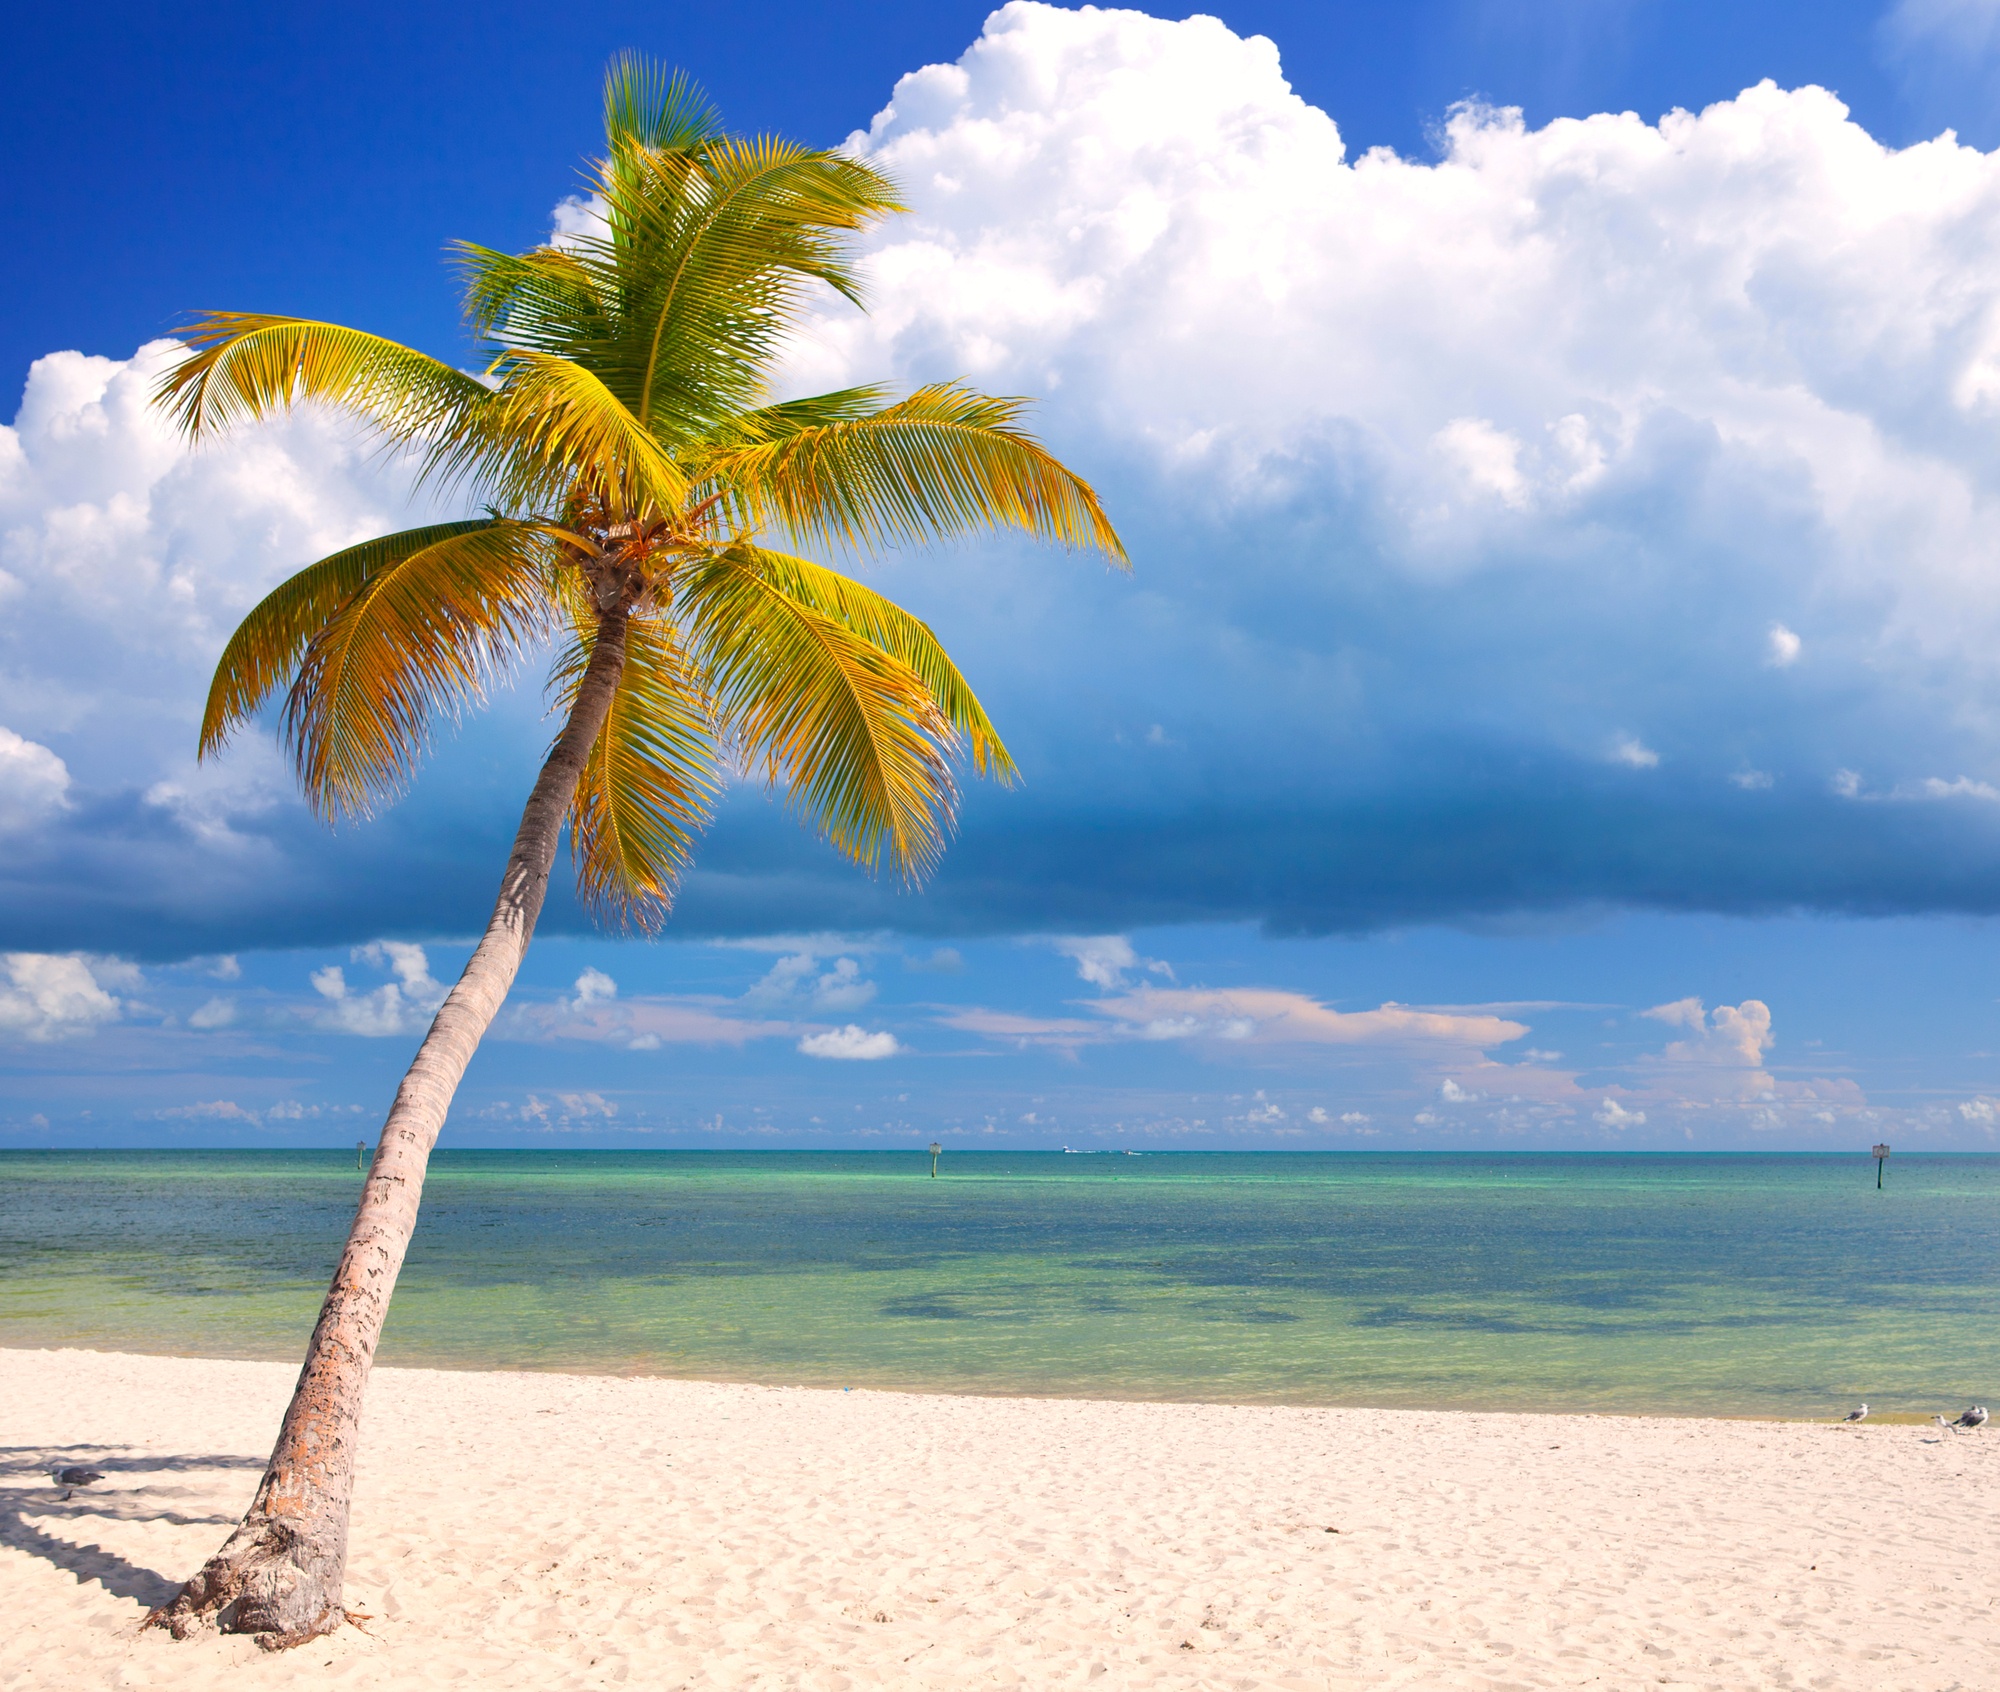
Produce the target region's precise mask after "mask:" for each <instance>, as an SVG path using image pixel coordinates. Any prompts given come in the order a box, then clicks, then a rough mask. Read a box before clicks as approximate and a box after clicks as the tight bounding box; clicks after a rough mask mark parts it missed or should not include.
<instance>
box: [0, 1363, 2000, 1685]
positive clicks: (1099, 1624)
mask: <svg viewBox="0 0 2000 1692" xmlns="http://www.w3.org/2000/svg"><path fill="white" fill-rule="evenodd" d="M292 1373H293V1371H292V1370H291V1369H290V1368H289V1367H285V1366H281V1365H277V1364H264V1363H241V1362H216V1361H207V1360H200V1359H188V1358H172V1357H136V1356H120V1355H106V1354H99V1353H91V1352H77V1351H61V1352H41V1351H0V1426H4V1438H0V1446H4V1448H5V1450H4V1463H5V1472H4V1474H0V1492H4V1499H5V1511H4V1526H0V1603H4V1607H5V1613H6V1615H7V1616H8V1618H9V1625H8V1627H7V1628H6V1629H5V1630H4V1632H0V1686H4V1687H6V1688H8V1689H12V1688H17V1687H18V1688H29V1687H33V1688H45V1687H46V1688H57V1687H61V1688H72V1687H75V1688H82V1687H92V1688H95V1687H142V1686H143V1687H160V1688H181V1687H186V1688H202V1689H204V1692H208V1689H213V1688H217V1687H229V1686H241V1687H246V1688H255V1687H265V1686H286V1687H290V1686H300V1685H313V1686H321V1685H331V1686H342V1687H383V1688H388V1687H396V1688H421V1687H429V1686H443V1685H477V1686H480V1687H493V1688H511V1687H520V1688H530V1687H532V1688H537V1689H539V1692H565V1689H568V1688H585V1687H599V1686H620V1685H630V1686H637V1687H646V1688H654V1687H658V1688H680V1687H701V1688H725V1687H727V1688H738V1687H772V1688H776V1687H799V1688H812V1689H815V1692H817V1689H821V1688H826V1689H833V1688H842V1687H853V1688H875V1687H883V1688H894V1687H911V1688H916V1687H925V1688H929V1687H940V1688H942V1687H964V1686H986V1685H996V1686H1021V1687H1034V1688H1042V1687H1055V1686H1069V1685H1076V1686H1085V1685H1097V1686H1105V1687H1113V1688H1118V1687H1190V1688H1192V1687H1228V1688H1243V1689H1248V1688H1260V1687H1285V1688H1313V1689H1316V1692H1317V1689H1321V1688H1348V1687H1412V1688H1415V1687H1422V1688H1429V1689H1452V1692H1457V1689H1461V1688H1462V1689H1492V1692H1498V1689H1501V1688H1508V1687H1587V1686H1588V1687H1656V1686H1666V1687H1704V1688H1718V1689H1728V1692H1741V1689H1744V1688H1751V1687H1787V1686H1799V1687H1814V1688H1849V1687H1851V1688H1857V1689H1860V1688H1867V1689H1870V1692H1900V1689H1904V1688H1907V1689H1910V1692H1947V1689H1957V1692H1975V1689H1978V1688H1985V1687H1992V1686H1994V1685H1996V1684H2000V1583H1996V1580H1995V1576H1996V1572H2000V1433H1994V1434H1986V1433H1978V1434H1966V1435H1955V1434H1941V1433H1940V1432H1939V1431H1938V1430H1937V1429H1935V1428H1917V1427H1908V1426H1880V1425H1876V1426H1866V1427H1862V1428H1859V1429H1850V1428H1835V1427H1827V1426H1811V1425H1804V1424H1797V1423H1773V1422H1724V1421H1696V1420H1673V1419H1665V1418H1658V1419H1648V1418H1625V1417H1618V1418H1613V1417H1583V1416H1523V1415H1470V1414H1456V1413H1438V1414H1410V1413H1407V1412H1400V1411H1378V1410H1322V1409H1275V1408H1253V1407H1231V1406H1227V1405H1196V1404H1133V1403H1086V1402H1074V1401H1065V1400H1036V1399H1007V1398H946V1397H933V1396H919V1395H915V1394H899V1393H886V1392H863V1391H856V1392H852V1393H840V1392H827V1391H806V1390H792V1389H784V1388H768V1387H750V1386H732V1385H713V1384H708V1383H701V1382H688V1381H672V1380H625V1379H610V1378H601V1377H579V1376H561V1375H538V1374H469V1373H466V1374H454V1373H443V1372H431V1371H417V1370H402V1369H384V1370H381V1371H379V1372H378V1373H377V1375H376V1377H375V1381H374V1385H373V1388H372V1391H371V1397H370V1402H369V1408H368V1418H367V1423H366V1426H365V1440H366V1444H365V1448H364V1451H363V1456H362V1464H361V1473H360V1481H359V1488H358V1493H357V1496H356V1501H355V1509H354V1524H353V1545H352V1554H351V1561H350V1565H349V1575H348V1592H347V1602H348V1605H349V1607H350V1608H351V1609H353V1610H356V1611H361V1612H366V1613H367V1616H368V1619H367V1620H366V1621H365V1622H363V1623H362V1624H360V1625H358V1626H350V1627H346V1628H343V1629H342V1630H341V1631H340V1632H339V1633H338V1634H337V1635H335V1636H334V1637H332V1638H330V1639H327V1640H324V1641H321V1642H319V1643H318V1644H316V1645H314V1646H309V1647H307V1648H305V1649H303V1650H299V1651H294V1652H290V1653H287V1654H283V1655H268V1654H265V1653H262V1652H259V1651H258V1650H257V1649H255V1647H254V1646H253V1645H252V1644H251V1642H250V1641H249V1640H246V1639H224V1638H221V1637H218V1636H215V1635H212V1634H211V1635H207V1636H204V1637H199V1638H196V1639H193V1640H190V1641H188V1642H186V1643H181V1644H176V1643H175V1642H174V1641H173V1640H171V1639H169V1638H168V1637H167V1636H166V1635H165V1634H163V1633H161V1632H158V1631H154V1632H149V1633H143V1634H142V1633H141V1632H140V1631H139V1627H138V1623H139V1620H140V1617H141V1616H142V1615H143V1614H144V1611H145V1609H146V1607H147V1606H148V1605H150V1604H152V1603H155V1602H157V1601H158V1600H160V1599H161V1598H162V1597H164V1596H165V1595H166V1594H167V1593H168V1592H169V1591H170V1590H171V1585H172V1583H173V1582H174V1581H176V1580H178V1579H179V1578H180V1577H183V1576H185V1575H187V1574H188V1573H190V1572H192V1571H193V1570H194V1569H195V1568H196V1567H197V1566H198V1565H199V1564H200V1563H201V1561H202V1559H203V1558H204V1556H206V1554H207V1553H208V1552H209V1551H211V1550H212V1549H213V1548H214V1547H215V1545H216V1544H217V1543H218V1542H219V1540H220V1538H221V1537H222V1535H223V1534H224V1532H225V1531H226V1530H227V1528H228V1526H229V1525H230V1523H231V1522H232V1521H233V1520H234V1518H235V1515H236V1513H237V1512H238V1511H239V1510H240V1509H241V1507H242V1506H243V1505H244V1503H245V1502H246V1501H247V1500H248V1498H249V1495H250V1492H251V1489H252V1487H253V1486H254V1484H255V1481H256V1479H257V1475H258V1472H259V1469H260V1467H261V1464H262V1459H263V1455H264V1452H265V1450H266V1447H267V1446H268V1444H269V1441H270V1438H271V1435H272V1433H273V1431H274V1429H275V1428H276V1425H277V1418H278V1414H279V1411H280V1408H281V1406H282V1405H283V1403H284V1400H285V1397H286V1393H287V1391H288V1389H289V1387H290V1384H291V1379H292ZM56 1462H81V1463H89V1464H91V1465H94V1466H96V1467H98V1468H101V1469H103V1470H105V1471H106V1474H107V1479H106V1480H105V1481H104V1483H103V1484H102V1485H101V1486H98V1487H96V1488H94V1489H92V1490H91V1491H90V1492H89V1493H87V1494H84V1493H79V1494H78V1495H77V1496H76V1497H75V1498H73V1499H72V1500H71V1501H70V1502H68V1503H62V1502H60V1501H59V1496H60V1495H59V1494H58V1493H57V1492H56V1491H55V1489H53V1488H52V1487H51V1486H50V1485H49V1483H48V1480H47V1477H46V1473H45V1471H46V1469H47V1468H48V1467H49V1466H50V1465H52V1464H54V1463H56Z"/></svg>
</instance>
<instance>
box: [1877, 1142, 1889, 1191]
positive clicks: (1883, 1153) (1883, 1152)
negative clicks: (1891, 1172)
mask: <svg viewBox="0 0 2000 1692" xmlns="http://www.w3.org/2000/svg"><path fill="white" fill-rule="evenodd" d="M1888 1161H1889V1148H1888V1147H1887V1146H1877V1147H1876V1148H1875V1190H1876V1191H1877V1192H1878V1193H1879V1192H1880V1191H1881V1190H1882V1165H1883V1164H1885V1163H1887V1162H1888Z"/></svg>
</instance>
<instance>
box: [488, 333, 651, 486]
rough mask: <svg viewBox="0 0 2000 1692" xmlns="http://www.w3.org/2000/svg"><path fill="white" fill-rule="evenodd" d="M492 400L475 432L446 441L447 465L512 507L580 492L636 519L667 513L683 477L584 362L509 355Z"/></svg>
mask: <svg viewBox="0 0 2000 1692" xmlns="http://www.w3.org/2000/svg"><path fill="white" fill-rule="evenodd" d="M504 367H505V370H506V376H505V378H504V380H503V383H502V386H501V390H500V393H499V395H498V396H497V404H496V407H495V409H494V410H493V411H491V412H489V413H488V414H487V416H486V418H485V419H484V422H485V425H486V426H485V427H483V428H482V429H481V430H480V431H479V432H478V434H477V435H472V434H468V435H467V436H466V437H465V438H464V439H463V440H461V441H457V442H454V443H453V444H452V446H451V448H450V449H449V450H450V454H451V460H452V462H451V469H452V471H453V472H454V473H470V474H472V475H474V476H476V477H477V478H478V479H479V480H480V481H481V482H483V483H484V484H485V485H486V486H487V487H489V488H490V489H491V490H492V491H493V495H494V497H495V499H496V500H497V501H498V502H499V503H500V504H501V505H503V506H506V507H508V508H510V509H515V510H532V509H536V508H540V509H548V508H550V507H553V506H559V505H561V504H564V503H567V502H568V501H569V500H571V499H573V498H575V497H576V496H578V495H582V496H583V497H585V498H588V499H591V500H595V501H596V502H598V503H599V504H601V505H603V506H604V507H605V508H606V509H608V510H613V511H619V512H624V513H627V514H630V515H633V516H643V515H645V514H647V513H660V514H664V513H667V512H672V511H675V510H677V509H679V507H680V506H681V505H682V503H683V502H684V501H685V500H686V498H687V491H688V490H687V478H686V476H685V475H683V474H682V472H681V469H680V466H679V465H677V464H676V463H675V462H674V460H673V457H672V455H671V454H669V453H668V451H667V450H666V448H664V447H663V446H662V445H661V444H660V443H659V442H658V441H657V440H655V439H654V438H653V436H652V435H651V434H649V433H648V432H647V431H646V429H645V427H644V426H643V425H642V424H641V423H640V422H639V420H638V419H637V418H636V417H634V416H633V415H632V413H631V412H630V411H629V410H628V409H627V408H626V407H625V406H624V405H623V404H622V403H621V402H620V400H619V398H618V396H617V395H616V394H614V393H612V392H611V390H610V389H609V388H607V387H606V386H605V385H604V382H603V380H602V379H601V378H600V377H599V376H598V375H597V374H596V373H595V372H594V371H593V370H591V369H590V368H589V367H588V366H586V365H584V364H581V363H578V362H577V361H575V360H573V359H567V358H559V357H557V356H555V355H553V354H550V353H537V352H514V353H509V354H508V355H507V357H506V360H505V361H504Z"/></svg>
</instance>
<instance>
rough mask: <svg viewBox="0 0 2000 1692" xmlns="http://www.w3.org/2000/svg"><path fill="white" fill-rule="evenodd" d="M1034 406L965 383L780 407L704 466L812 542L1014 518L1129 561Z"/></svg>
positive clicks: (1023, 526)
mask: <svg viewBox="0 0 2000 1692" xmlns="http://www.w3.org/2000/svg"><path fill="white" fill-rule="evenodd" d="M828 397H829V398H841V397H844V396H828ZM1027 406H1028V402H1027V401H1026V400H1021V399H1007V398H994V397H992V396H991V395H987V394H978V393H974V392H972V391H971V390H970V389H968V388H964V387H960V386H959V385H957V384H956V383H943V384H938V385H935V386H932V387H926V388H919V389H918V390H917V391H916V392H915V393H913V394H911V395H910V396H909V398H907V399H904V400H900V401H898V402H896V403H895V404H893V405H885V406H883V407H881V408H880V409H879V410H877V411H874V412H872V413H870V414H868V415H863V416H853V417H849V418H846V419H844V420H841V421H835V422H810V421H802V420H801V417H802V408H801V407H800V406H792V407H785V406H772V407H769V408H767V409H766V410H764V411H762V412H753V413H750V414H748V415H747V416H745V417H743V418H741V419H740V420H739V421H738V424H737V431H738V433H737V439H736V441H735V442H734V443H732V444H726V445H722V446H720V447H718V449H717V450H716V451H715V453H714V455H713V456H712V457H711V458H709V459H708V460H706V461H705V462H704V463H703V465H702V466H701V469H700V471H699V473H698V475H699V479H701V480H702V481H704V482H712V483H713V485H714V486H715V487H716V488H717V489H719V490H722V491H723V497H724V502H725V504H727V505H728V506H729V507H730V508H731V510H732V512H733V513H734V514H735V515H736V516H737V517H738V518H739V520H741V521H743V522H745V523H746V524H750V525H754V526H759V527H761V526H763V525H765V524H777V525H779V526H781V527H783V528H784V529H786V530H787V531H789V532H790V533H792V534H794V535H799V536H802V537H804V538H806V539H808V540H814V541H822V542H828V543H832V544H835V545H844V546H879V545H884V544H888V545H895V544H899V543H904V542H921V541H926V540H935V539H939V538H942V537H946V536H953V535H963V534H968V533H970V532H972V531H974V530H977V529H990V528H996V527H1005V528H1013V529H1019V530H1021V531H1022V532H1023V533H1026V534H1029V535H1032V536H1034V537H1035V538H1036V539H1038V540H1051V541H1057V542H1060V543H1061V544H1062V545H1064V546H1069V547H1094V548H1096V549H1097V550H1098V551H1100V552H1103V553H1105V554H1107V555H1108V556H1109V557H1110V558H1111V559H1112V560H1113V561H1114V562H1117V563H1121V564H1122V563H1123V562H1124V561H1125V548H1124V544H1123V543H1122V542H1121V541H1120V540H1119V538H1118V534H1117V531H1116V530H1115V529H1113V528H1112V526H1111V520H1110V518H1109V517H1107V516H1106V515H1105V512H1104V508H1103V506H1102V505H1100V504H1099V503H1098V499H1097V495H1096V494H1095V493H1094V492H1093V491H1092V490H1091V487H1090V485H1089V484H1088V483H1087V482H1085V481H1084V480H1083V479H1082V478H1081V477H1079V476H1077V475H1076V474H1074V473H1073V472H1072V471H1070V470H1068V469H1066V468H1065V467H1064V466H1063V465H1062V464H1061V463H1060V462H1059V461H1058V460H1057V459H1056V458H1055V456H1054V455H1053V454H1051V453H1050V452H1049V451H1048V450H1047V449H1046V448H1044V447H1043V446H1041V444H1040V443H1039V442H1037V441H1036V440H1035V439H1034V437H1033V436H1031V435H1030V434H1029V433H1028V432H1027V431H1026V430H1025V429H1024V428H1022V427H1021V419H1022V417H1023V415H1024V414H1025V412H1026V411H1027ZM760 437H761V438H760Z"/></svg>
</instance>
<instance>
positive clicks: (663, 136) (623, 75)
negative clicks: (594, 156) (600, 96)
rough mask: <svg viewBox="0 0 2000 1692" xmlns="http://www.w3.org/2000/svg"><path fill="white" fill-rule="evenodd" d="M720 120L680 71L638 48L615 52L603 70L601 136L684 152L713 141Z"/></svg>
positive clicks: (657, 148)
mask: <svg viewBox="0 0 2000 1692" xmlns="http://www.w3.org/2000/svg"><path fill="white" fill-rule="evenodd" d="M721 132H722V120H721V118H720V117H718V116H717V115H716V110H715V108H714V107H713V106H712V105H710V104H709V101H708V96H707V95H706V94H704V93H703V92H702V91H701V88H700V86H699V85H698V84H697V83H695V82H694V81H693V80H692V79H690V78H689V77H688V76H687V74H686V73H685V72H683V71H678V70H669V69H668V68H667V67H666V66H665V65H663V64H661V63H660V62H659V61H658V60H656V59H649V58H647V57H646V56H645V55H644V54H642V53H631V52H625V53H618V54H614V55H613V57H612V60H611V64H610V66H609V68H608V69H606V71H605V73H604V136H605V139H606V140H607V141H609V142H610V143H611V144H612V146H614V147H616V146H617V145H619V144H620V143H621V142H629V143H631V144H632V145H635V146H640V147H646V148H650V149H652V150H654V151H658V152H683V151H686V150H688V149H690V148H694V147H698V146H700V145H701V144H702V143H703V142H705V141H712V140H714V139H715V137H716V136H718V135H719V134H721Z"/></svg>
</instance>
